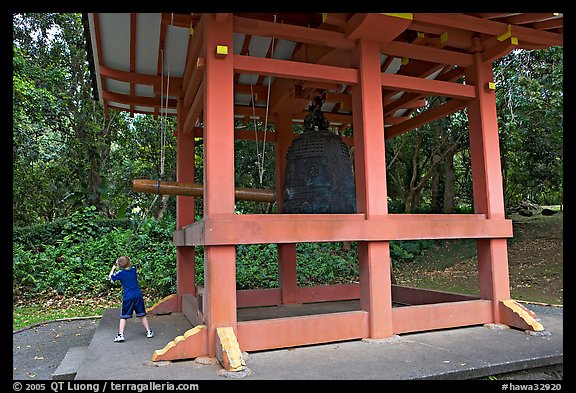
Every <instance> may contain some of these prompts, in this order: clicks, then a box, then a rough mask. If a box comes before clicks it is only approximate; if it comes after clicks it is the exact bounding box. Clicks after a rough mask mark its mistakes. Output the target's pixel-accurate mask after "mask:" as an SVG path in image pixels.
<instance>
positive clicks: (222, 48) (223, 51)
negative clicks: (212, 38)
mask: <svg viewBox="0 0 576 393" xmlns="http://www.w3.org/2000/svg"><path fill="white" fill-rule="evenodd" d="M216 54H217V55H222V56H226V55H227V54H228V46H226V45H216Z"/></svg>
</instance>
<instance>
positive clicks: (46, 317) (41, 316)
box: [12, 296, 160, 331]
mask: <svg viewBox="0 0 576 393" xmlns="http://www.w3.org/2000/svg"><path fill="white" fill-rule="evenodd" d="M158 300H160V299H150V300H149V301H147V302H146V307H149V306H152V305H153V304H154V303H156V302H157V301H158ZM120 306H121V299H119V298H116V297H114V298H111V297H110V298H101V299H83V298H76V297H72V298H66V297H64V296H61V297H56V298H47V299H40V300H34V301H29V302H21V303H19V304H15V305H14V306H13V310H12V330H13V331H16V330H18V329H22V328H24V327H27V326H32V325H35V324H39V323H43V322H48V321H54V320H57V319H66V318H78V317H92V316H101V315H102V314H103V313H104V311H105V310H106V309H107V308H116V307H120Z"/></svg>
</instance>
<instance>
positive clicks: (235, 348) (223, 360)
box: [216, 327, 246, 371]
mask: <svg viewBox="0 0 576 393" xmlns="http://www.w3.org/2000/svg"><path fill="white" fill-rule="evenodd" d="M216 336H217V340H216V358H217V359H218V361H220V364H222V367H224V369H225V370H226V371H242V370H244V368H245V367H246V363H245V362H244V358H242V352H241V351H240V346H239V345H238V340H236V336H235V335H234V330H233V329H232V328H231V327H219V328H216Z"/></svg>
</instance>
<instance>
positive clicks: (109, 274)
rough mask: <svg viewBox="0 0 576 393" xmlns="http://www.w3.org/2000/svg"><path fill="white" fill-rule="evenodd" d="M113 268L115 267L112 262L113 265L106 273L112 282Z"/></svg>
mask: <svg viewBox="0 0 576 393" xmlns="http://www.w3.org/2000/svg"><path fill="white" fill-rule="evenodd" d="M114 269H116V264H114V266H112V269H110V273H108V278H109V279H110V281H112V282H114V280H112V274H114Z"/></svg>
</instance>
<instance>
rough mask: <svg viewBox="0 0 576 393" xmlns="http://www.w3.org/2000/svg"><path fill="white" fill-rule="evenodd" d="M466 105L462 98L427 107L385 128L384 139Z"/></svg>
mask: <svg viewBox="0 0 576 393" xmlns="http://www.w3.org/2000/svg"><path fill="white" fill-rule="evenodd" d="M465 106H466V101H464V100H450V101H448V102H446V103H444V104H442V105H440V106H437V107H434V108H432V109H428V110H427V111H425V112H423V113H422V114H420V115H418V116H415V117H412V118H410V119H409V120H406V121H405V122H403V123H400V124H398V125H395V126H392V127H389V128H387V129H386V131H385V133H386V139H390V138H393V137H395V136H398V135H400V134H403V133H405V132H408V131H410V130H413V129H414V128H418V127H422V126H423V125H424V124H428V123H430V122H432V121H434V120H438V119H440V118H442V117H444V116H447V115H449V114H451V113H454V112H456V111H459V110H460V109H462V108H464V107H465Z"/></svg>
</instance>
